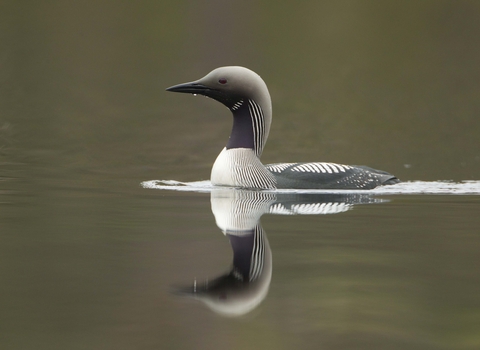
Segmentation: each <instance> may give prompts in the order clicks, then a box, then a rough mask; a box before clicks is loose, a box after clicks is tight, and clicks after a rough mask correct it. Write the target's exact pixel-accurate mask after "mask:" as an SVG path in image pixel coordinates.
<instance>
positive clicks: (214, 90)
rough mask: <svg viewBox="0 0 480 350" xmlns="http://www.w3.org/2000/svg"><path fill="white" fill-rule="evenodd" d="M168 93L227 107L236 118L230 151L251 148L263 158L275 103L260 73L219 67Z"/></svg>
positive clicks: (231, 67)
mask: <svg viewBox="0 0 480 350" xmlns="http://www.w3.org/2000/svg"><path fill="white" fill-rule="evenodd" d="M167 91H172V92H182V93H189V94H194V95H197V94H198V95H203V96H206V97H210V98H212V99H214V100H216V101H218V102H220V103H222V104H223V105H225V106H226V107H227V108H228V109H229V110H230V111H231V112H232V113H233V117H234V125H233V128H232V134H231V135H230V139H229V142H228V144H227V148H252V149H254V150H255V153H256V154H257V156H260V155H261V153H262V151H263V147H264V145H265V142H266V140H267V138H268V134H269V132H270V124H271V122H272V103H271V99H270V94H269V92H268V88H267V85H266V84H265V82H264V81H263V79H262V78H261V77H260V76H259V75H258V74H257V73H255V72H253V71H251V70H250V69H247V68H244V67H239V66H228V67H220V68H217V69H214V70H213V71H211V72H210V73H208V74H207V75H206V76H204V77H203V78H201V79H198V80H195V81H192V82H189V83H184V84H179V85H175V86H172V87H169V88H168V89H167Z"/></svg>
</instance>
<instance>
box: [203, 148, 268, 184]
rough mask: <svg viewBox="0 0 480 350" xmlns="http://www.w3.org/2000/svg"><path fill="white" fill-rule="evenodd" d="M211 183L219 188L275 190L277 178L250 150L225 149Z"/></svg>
mask: <svg viewBox="0 0 480 350" xmlns="http://www.w3.org/2000/svg"><path fill="white" fill-rule="evenodd" d="M210 181H211V182H212V184H213V185H217V186H232V187H245V188H262V189H274V188H275V187H276V186H275V185H276V183H275V178H274V177H273V175H272V174H271V173H270V172H269V171H268V170H267V169H266V168H265V166H264V165H263V164H262V163H261V162H260V159H258V157H257V156H256V155H255V152H254V151H253V150H252V149H249V148H232V149H226V148H224V149H223V150H222V152H220V154H219V155H218V157H217V160H216V161H215V163H214V164H213V168H212V174H211V176H210Z"/></svg>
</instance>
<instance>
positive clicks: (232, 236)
mask: <svg viewBox="0 0 480 350" xmlns="http://www.w3.org/2000/svg"><path fill="white" fill-rule="evenodd" d="M382 201H385V200H381V199H377V198H373V197H371V196H369V195H365V194H351V193H350V194H308V193H303V194H295V193H292V194H288V193H283V194H282V193H274V192H262V191H249V190H239V189H232V188H224V189H215V190H213V191H212V192H211V206H212V212H213V215H214V216H215V221H216V224H217V226H218V227H219V228H220V229H221V230H222V232H223V233H224V234H225V235H226V236H227V237H228V239H229V241H230V245H231V247H232V250H233V266H232V268H231V269H230V271H229V272H228V273H226V274H224V275H221V276H219V277H217V278H215V279H213V280H209V281H208V280H207V281H205V282H202V283H197V281H194V283H193V285H191V286H189V287H182V288H178V289H177V290H176V292H177V293H178V294H180V295H184V296H190V297H193V298H195V299H197V300H200V301H202V302H203V303H205V304H206V305H207V306H208V307H209V308H210V309H211V310H213V311H214V312H216V313H218V314H221V315H223V316H241V315H244V314H246V313H248V312H250V311H252V310H253V309H255V308H256V307H257V306H258V305H259V304H260V303H261V302H262V301H263V300H264V299H265V297H266V296H267V293H268V289H269V287H270V282H271V280H272V251H271V250H270V245H269V243H268V239H267V235H266V233H265V230H264V229H263V228H262V226H261V224H260V218H261V216H262V215H263V214H266V213H271V214H277V215H320V214H335V213H341V212H345V211H347V210H349V209H351V208H352V207H353V206H354V205H356V204H368V203H378V202H382Z"/></svg>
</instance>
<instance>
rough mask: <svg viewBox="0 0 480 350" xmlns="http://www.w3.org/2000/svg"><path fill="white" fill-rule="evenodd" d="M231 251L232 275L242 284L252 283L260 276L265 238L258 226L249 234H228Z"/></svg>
mask: <svg viewBox="0 0 480 350" xmlns="http://www.w3.org/2000/svg"><path fill="white" fill-rule="evenodd" d="M227 236H228V239H229V240H230V244H231V246H232V250H233V273H234V276H235V277H236V278H237V279H239V280H241V281H243V282H252V281H254V280H256V279H257V278H258V277H260V276H261V274H262V271H263V266H264V262H265V236H264V231H263V229H262V227H261V226H260V225H257V226H256V227H255V228H254V229H253V230H252V231H251V232H249V233H247V232H242V233H241V235H238V232H228V231H227Z"/></svg>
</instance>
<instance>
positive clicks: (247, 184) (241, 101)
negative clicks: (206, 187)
mask: <svg viewBox="0 0 480 350" xmlns="http://www.w3.org/2000/svg"><path fill="white" fill-rule="evenodd" d="M166 90H167V91H170V92H179V93H189V94H193V95H203V96H206V97H209V98H212V99H214V100H216V101H218V102H220V103H222V104H223V105H225V106H226V107H227V108H228V109H229V110H230V112H231V113H232V115H233V126H232V131H231V133H230V137H229V139H228V142H227V144H226V146H225V147H224V148H223V150H222V151H221V152H220V154H219V155H218V157H217V159H216V160H215V162H214V164H213V167H212V171H211V176H210V181H211V183H212V185H215V186H229V187H237V188H245V189H255V190H275V189H331V190H337V189H345V190H352V189H364V190H368V189H373V188H375V187H377V186H381V185H392V184H396V183H398V182H400V180H399V179H398V178H397V177H395V176H394V175H392V174H390V173H388V172H385V171H381V170H376V169H373V168H370V167H367V166H363V165H344V164H336V163H330V162H297V163H295V162H293V163H275V164H267V165H263V164H262V162H261V160H260V157H261V155H262V152H263V149H264V147H265V144H266V142H267V138H268V135H269V132H270V125H271V123H272V102H271V98H270V93H269V91H268V88H267V85H266V83H265V82H264V80H263V79H262V78H261V77H260V76H259V75H258V74H257V73H255V72H254V71H252V70H250V69H248V68H245V67H241V66H226V67H219V68H216V69H214V70H213V71H211V72H210V73H208V74H207V75H206V76H204V77H203V78H201V79H198V80H195V81H192V82H188V83H183V84H178V85H174V86H171V87H169V88H167V89H166Z"/></svg>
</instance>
